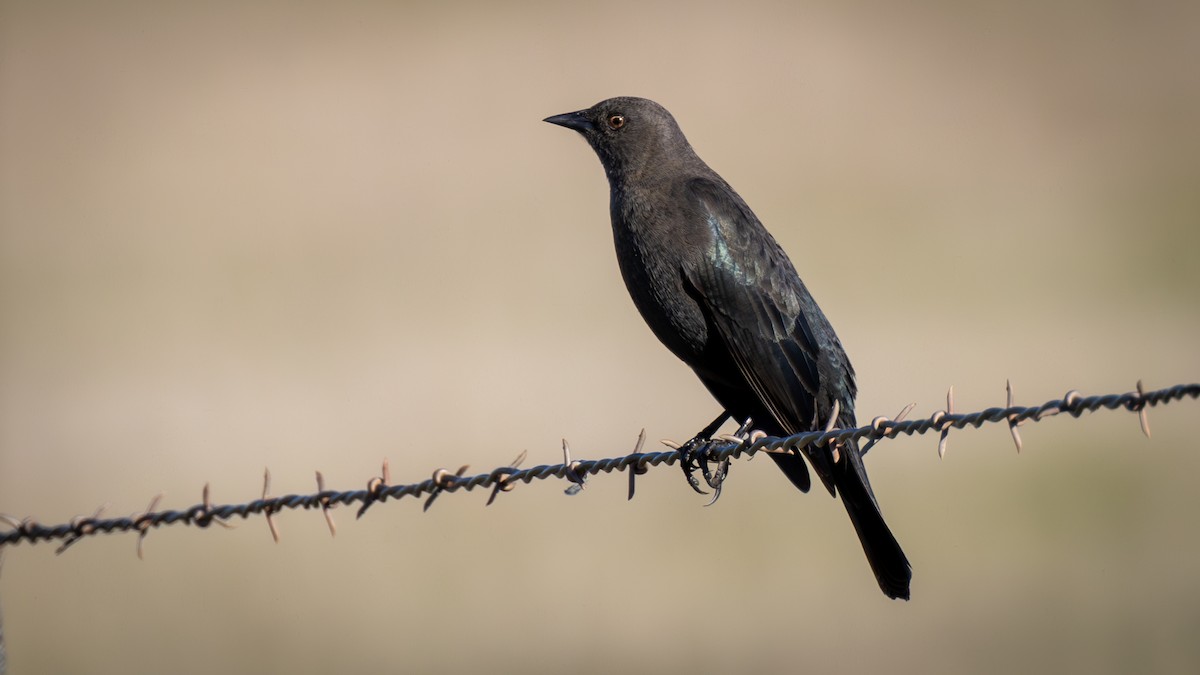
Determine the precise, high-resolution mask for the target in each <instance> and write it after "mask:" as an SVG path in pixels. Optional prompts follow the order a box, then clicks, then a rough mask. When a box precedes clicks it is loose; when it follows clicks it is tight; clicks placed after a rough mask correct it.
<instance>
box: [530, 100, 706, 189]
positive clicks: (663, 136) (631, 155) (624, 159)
mask: <svg viewBox="0 0 1200 675" xmlns="http://www.w3.org/2000/svg"><path fill="white" fill-rule="evenodd" d="M545 121H546V122H549V123H551V124H557V125H559V126H563V127H566V128H568V129H574V130H575V131H578V132H579V133H580V135H582V136H583V137H584V138H585V139H587V142H588V144H589V145H591V146H592V149H593V150H595V151H596V154H597V155H599V157H600V162H601V163H602V164H603V165H604V170H605V172H606V173H608V177H609V180H613V181H623V180H627V179H629V178H631V177H633V176H636V175H638V174H640V173H641V172H642V170H643V169H645V168H647V167H648V166H652V165H662V164H674V163H677V162H688V161H692V160H693V159H695V158H696V155H695V153H694V152H693V151H692V147H691V146H690V145H689V144H688V142H687V138H685V137H684V135H683V132H682V131H680V129H679V125H678V124H677V123H676V122H675V118H674V117H672V116H671V113H669V112H667V109H666V108H664V107H662V106H661V105H659V104H657V103H655V102H654V101H651V100H649V99H644V98H635V97H632V96H621V97H618V98H610V99H607V100H604V101H601V102H599V103H597V104H596V105H594V106H592V107H590V108H587V109H584V110H577V111H575V112H569V113H564V114H562V115H555V116H553V117H547V118H546V119H545Z"/></svg>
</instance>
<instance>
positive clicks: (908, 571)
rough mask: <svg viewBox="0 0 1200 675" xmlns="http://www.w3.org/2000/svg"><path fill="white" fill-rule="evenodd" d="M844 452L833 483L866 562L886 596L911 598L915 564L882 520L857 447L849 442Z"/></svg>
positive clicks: (834, 466) (836, 464) (843, 448)
mask: <svg viewBox="0 0 1200 675" xmlns="http://www.w3.org/2000/svg"><path fill="white" fill-rule="evenodd" d="M841 453H842V455H843V456H842V457H841V461H839V462H836V463H835V464H834V465H833V473H834V485H835V486H836V487H837V491H838V493H839V494H840V495H841V497H842V504H844V505H845V506H846V513H848V514H849V515H850V522H852V523H854V530H855V531H856V532H858V539H859V541H861V542H862V547H863V551H864V552H865V553H866V554H867V562H869V563H870V564H871V570H872V571H873V572H875V578H876V579H877V580H878V581H879V588H881V589H882V590H883V592H884V594H885V595H887V596H888V597H889V598H900V599H903V600H908V597H909V586H910V584H911V582H912V566H911V565H909V563H908V558H907V557H906V556H905V555H904V551H903V550H901V549H900V544H899V542H897V541H896V538H895V537H894V536H892V531H891V530H889V529H888V526H887V523H885V522H884V521H883V514H882V513H880V512H879V504H878V503H876V502H875V494H874V493H873V492H872V491H871V483H870V481H868V480H867V471H866V468H865V467H864V466H863V461H862V456H861V455H860V454H859V452H858V446H857V444H855V443H849V444H847V445H845V446H843V447H842V448H841Z"/></svg>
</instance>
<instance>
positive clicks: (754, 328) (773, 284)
mask: <svg viewBox="0 0 1200 675" xmlns="http://www.w3.org/2000/svg"><path fill="white" fill-rule="evenodd" d="M687 192H688V197H689V199H688V204H689V206H690V207H691V208H692V209H694V211H693V213H692V215H693V217H696V218H702V219H703V220H704V221H705V222H706V223H707V224H708V226H709V227H710V228H711V232H712V240H711V242H712V245H711V246H710V247H709V249H708V250H709V252H710V253H709V257H708V258H707V259H706V260H704V261H703V264H694V265H692V266H691V268H690V269H685V270H684V278H685V282H686V284H687V285H688V286H689V287H690V289H689V290H690V291H691V292H692V293H693V295H694V296H695V298H696V301H697V302H698V303H699V304H700V306H701V307H702V309H703V311H704V312H705V314H706V316H707V318H708V320H709V322H710V324H711V325H712V326H713V327H714V328H715V329H716V332H717V334H718V336H719V337H720V338H721V340H722V341H723V342H724V343H725V346H726V347H727V348H728V350H729V353H730V355H731V356H732V357H733V360H734V362H735V363H736V364H737V367H738V369H739V370H740V372H741V374H742V376H743V377H744V378H745V380H746V382H747V383H749V385H750V387H751V388H752V389H753V393H754V395H755V396H757V398H758V399H759V400H760V402H761V403H762V405H763V407H765V408H766V409H767V410H769V411H770V412H771V414H772V415H773V416H774V417H775V420H776V422H778V423H779V425H780V426H781V427H782V428H783V430H784V431H786V432H787V433H797V432H800V431H806V430H812V429H816V428H820V427H823V426H824V425H825V423H826V422H827V421H828V417H829V415H831V414H832V412H833V410H832V407H833V401H834V400H835V398H837V399H839V400H841V399H846V400H844V401H842V403H841V406H840V407H841V409H842V411H843V413H842V414H840V415H839V425H842V424H843V422H842V420H843V419H846V418H847V416H848V418H849V419H850V420H851V423H852V420H853V412H852V410H853V407H852V405H853V399H854V376H853V371H852V370H850V367H849V360H848V359H846V358H845V355H844V353H843V352H842V350H841V346H840V344H838V343H837V338H836V336H835V335H834V334H833V331H832V329H831V328H829V325H828V322H827V321H826V320H825V318H824V315H823V314H821V312H820V310H819V309H818V308H817V306H816V304H815V302H814V301H813V300H812V297H811V295H809V293H808V290H807V289H806V288H805V287H804V284H803V283H802V282H801V281H800V278H799V276H798V275H797V274H796V271H795V268H793V267H792V264H791V262H790V261H789V260H788V258H787V255H786V254H785V253H784V252H783V250H782V249H781V248H780V247H779V245H778V244H777V243H776V242H775V240H774V239H773V238H772V237H771V235H770V234H769V233H768V232H767V231H766V229H765V228H763V227H762V225H761V224H760V223H759V221H758V219H757V218H756V217H755V215H754V213H753V212H751V211H750V209H749V207H748V206H747V205H746V204H745V202H743V201H742V200H741V198H740V197H738V196H737V194H736V193H734V192H733V190H732V189H730V188H729V187H728V186H727V185H725V184H724V183H723V182H717V181H715V180H712V179H707V178H702V179H695V180H693V181H691V182H690V183H689V184H688V186H687ZM805 454H806V456H808V458H809V462H810V463H812V464H813V468H814V469H815V470H816V472H817V475H818V476H820V477H821V479H822V482H824V483H825V485H826V487H827V488H829V489H830V491H832V490H833V487H832V475H831V473H832V467H831V465H830V463H829V460H830V457H829V456H828V451H825V452H817V451H816V450H815V449H809V451H807V452H805Z"/></svg>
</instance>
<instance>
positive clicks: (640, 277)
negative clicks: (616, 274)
mask: <svg viewBox="0 0 1200 675" xmlns="http://www.w3.org/2000/svg"><path fill="white" fill-rule="evenodd" d="M631 216H632V217H631ZM653 216H654V214H653V213H646V212H642V213H633V214H628V213H622V212H620V211H618V210H617V209H614V211H613V238H614V244H615V245H616V252H617V261H618V264H619V265H620V268H621V276H622V277H623V278H624V280H625V287H626V289H627V290H628V291H629V295H630V297H631V298H632V299H633V304H634V305H635V306H636V307H637V309H638V312H639V313H640V314H641V315H642V318H643V319H644V320H645V321H646V324H647V325H649V326H650V330H651V331H652V332H653V333H654V335H655V337H657V338H658V339H659V341H660V342H662V343H663V345H664V346H666V347H667V348H668V349H670V350H671V351H672V352H673V353H674V354H675V355H676V356H678V357H679V358H680V359H682V360H683V361H684V362H686V363H689V364H692V363H695V361H696V360H697V359H698V358H699V357H700V354H701V353H703V351H704V348H705V344H706V343H707V340H708V330H707V326H706V323H705V318H704V314H703V313H702V312H701V310H700V307H699V305H698V304H697V303H696V300H695V299H694V298H693V297H692V296H691V294H689V293H688V291H687V289H686V288H685V287H684V282H683V274H682V270H683V268H684V256H685V255H686V254H687V251H688V250H689V246H688V245H687V242H685V241H680V240H679V237H680V234H679V233H678V232H671V231H670V228H665V227H661V225H662V223H656V222H654V221H650V220H648V217H650V218H652V217H653ZM656 226H657V227H656Z"/></svg>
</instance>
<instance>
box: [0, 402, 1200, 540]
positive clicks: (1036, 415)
mask: <svg viewBox="0 0 1200 675" xmlns="http://www.w3.org/2000/svg"><path fill="white" fill-rule="evenodd" d="M1189 397H1190V398H1193V399H1195V398H1200V383H1192V384H1178V385H1175V386H1173V387H1169V388H1166V389H1159V390H1157V391H1143V390H1142V385H1141V382H1139V383H1138V390H1137V391H1133V392H1128V393H1125V394H1105V395H1098V396H1083V395H1081V394H1080V393H1079V392H1077V391H1069V392H1067V393H1066V395H1064V396H1063V398H1061V399H1056V400H1051V401H1047V402H1045V403H1043V404H1041V405H1039V406H1032V407H1026V406H1016V405H1012V404H1011V402H1012V388H1011V386H1009V405H1008V406H1007V407H1003V408H987V409H986V410H981V411H978V412H972V413H964V414H959V413H955V412H954V409H953V408H954V405H953V388H951V390H950V392H949V393H948V394H947V406H946V409H945V410H939V411H937V412H935V413H934V414H932V415H930V416H929V417H928V418H925V419H919V420H907V421H905V420H903V419H902V417H903V416H904V413H905V412H907V410H908V409H906V410H905V411H904V412H902V413H901V415H899V416H897V417H898V418H897V419H895V420H891V419H888V418H886V417H876V418H875V419H874V420H872V421H871V423H870V424H867V425H864V426H861V427H856V428H850V429H833V428H831V429H827V430H821V431H808V432H803V433H798V434H793V435H791V436H784V437H772V436H765V437H761V436H760V437H758V438H755V439H754V440H753V441H751V440H749V439H748V438H746V437H741V438H737V437H733V436H724V437H721V439H718V442H715V443H714V444H712V445H710V446H708V448H707V450H706V454H707V459H708V460H709V461H723V460H727V459H737V458H740V457H743V456H753V455H754V454H756V453H758V452H798V451H799V448H802V447H804V446H807V445H810V444H815V445H817V446H826V445H829V444H833V446H834V448H837V447H838V446H839V445H841V444H844V443H846V442H847V441H850V440H859V441H861V440H866V441H868V442H869V443H870V444H873V443H875V442H877V441H880V440H884V439H890V438H895V437H896V436H898V435H900V434H905V435H909V436H911V435H920V434H925V433H929V432H931V431H937V432H939V433H940V434H941V438H940V440H939V444H938V452H939V454H944V452H945V449H946V440H947V438H946V436H947V434H948V433H949V431H950V429H964V428H966V427H967V426H972V427H975V428H978V427H980V426H982V425H984V424H986V423H999V422H1004V423H1006V424H1007V425H1008V426H1009V429H1010V430H1011V431H1012V434H1013V440H1014V442H1015V443H1016V445H1017V450H1018V451H1020V449H1021V441H1020V436H1019V435H1018V434H1017V431H1016V428H1017V426H1019V425H1020V424H1021V423H1023V422H1026V421H1032V422H1037V421H1040V420H1042V419H1044V418H1046V417H1050V416H1053V415H1058V414H1061V413H1067V414H1069V415H1071V416H1072V417H1076V418H1077V417H1079V416H1080V415H1082V414H1083V413H1085V412H1094V411H1097V410H1100V409H1102V408H1103V409H1108V410H1117V409H1119V408H1124V409H1126V410H1129V411H1132V412H1136V413H1138V416H1139V419H1140V422H1141V425H1142V430H1143V432H1145V433H1146V434H1147V435H1149V432H1150V428H1149V424H1148V421H1147V419H1146V410H1147V409H1148V408H1150V407H1154V406H1158V405H1165V404H1167V403H1171V402H1173V401H1179V400H1182V399H1184V398H1189ZM910 408H911V407H910ZM910 408H909V409H910ZM835 416H836V415H835ZM644 440H645V433H644V432H643V434H642V435H641V436H639V438H638V444H637V447H636V448H635V449H634V452H632V453H631V454H628V455H624V456H621V457H612V458H608V459H596V460H575V461H572V460H571V457H570V449H569V447H568V446H567V444H566V442H565V441H564V443H563V454H564V461H563V462H562V463H561V464H540V465H538V466H533V467H529V468H526V469H520V468H517V465H518V464H520V462H521V459H523V457H524V453H522V456H521V457H518V458H517V460H514V462H513V463H512V465H510V466H503V467H498V468H496V469H493V470H492V471H490V472H487V473H480V474H475V475H470V476H467V475H464V474H465V473H466V470H467V467H466V466H464V467H461V468H460V469H459V470H458V471H457V472H453V473H452V472H450V471H448V470H446V469H438V470H437V471H435V472H434V473H433V476H432V477H431V478H428V479H426V480H423V481H420V482H416V483H408V484H403V485H391V484H390V476H389V471H388V465H387V463H386V461H385V462H384V466H383V475H382V476H381V477H376V478H372V479H371V480H370V481H369V482H368V483H367V487H366V489H360V490H348V491H337V490H325V489H324V480H323V478H322V477H321V474H320V473H319V472H318V473H317V484H318V491H317V492H316V493H313V494H306V495H296V494H289V495H284V496H282V497H269V496H267V493H268V492H269V489H270V473H269V472H267V473H266V475H265V476H264V485H263V497H262V498H261V499H256V500H254V501H251V502H247V503H244V504H221V505H212V504H211V503H210V502H209V499H208V486H207V485H206V486H205V488H204V501H203V502H202V503H200V504H196V505H194V506H192V507H190V508H187V509H183V510H162V511H157V510H155V508H156V506H157V504H158V501H159V499H160V498H161V496H162V495H159V496H157V497H155V498H154V499H153V500H152V501H151V503H150V506H149V507H148V508H147V509H146V511H145V512H144V513H140V514H134V515H131V516H128V517H122V518H101V517H100V516H99V512H98V513H97V514H96V515H95V516H93V517H87V518H75V519H72V520H71V521H70V522H68V523H62V524H58V525H50V526H47V525H41V524H38V523H37V522H36V521H34V520H32V519H29V518H26V519H25V520H20V521H18V520H16V519H13V518H11V517H8V516H0V519H3V520H4V521H6V522H8V524H9V525H11V526H12V529H10V530H8V531H4V532H0V550H2V548H3V547H4V546H5V545H11V544H18V543H21V542H29V543H31V544H35V543H38V542H43V541H46V542H49V541H58V542H62V543H61V545H60V546H59V548H58V552H59V553H61V552H63V551H64V550H66V549H67V548H68V547H70V546H71V545H73V544H75V543H77V542H78V541H80V540H82V539H84V538H85V537H91V536H94V535H97V534H102V533H113V532H130V531H136V532H138V555H139V556H140V555H141V552H142V547H141V545H142V541H143V540H144V538H145V537H146V534H147V533H148V532H149V531H150V530H151V529H153V528H158V527H163V526H168V525H177V524H182V525H191V526H196V527H201V528H205V527H208V526H209V525H211V524H212V523H214V522H216V523H218V524H221V525H225V524H226V523H225V521H227V520H229V519H232V518H233V517H235V516H237V517H240V518H243V519H249V518H250V517H251V516H256V515H262V516H264V517H265V518H266V519H267V521H268V524H269V525H270V527H271V533H272V535H273V536H274V537H275V539H276V541H278V539H279V534H278V530H277V529H276V526H275V523H274V521H273V519H272V516H273V515H274V514H276V513H278V512H280V511H284V510H293V509H321V510H322V511H323V512H324V514H325V517H326V520H327V522H328V523H329V527H330V532H331V533H336V530H335V528H334V524H333V519H332V516H331V515H330V513H329V509H330V508H331V507H332V506H334V505H337V504H342V505H346V506H350V505H352V504H358V505H360V506H359V509H358V514H357V515H358V516H359V517H361V516H362V515H363V513H365V512H366V510H367V509H368V508H369V507H371V506H372V505H374V504H376V503H381V502H385V501H387V500H389V499H399V498H401V497H406V496H411V497H420V496H422V495H427V496H426V499H425V508H426V509H428V508H429V506H430V505H431V504H432V503H433V501H434V500H435V499H436V498H437V497H438V496H439V495H441V494H442V493H446V492H457V491H459V490H466V491H470V490H474V489H475V488H491V489H492V493H491V496H490V498H489V499H488V502H487V503H488V504H491V503H492V501H493V500H494V499H495V498H496V495H497V494H498V493H500V492H507V491H509V490H511V489H512V488H513V487H514V486H515V485H516V484H517V483H518V482H523V483H531V482H533V481H535V480H545V479H548V478H565V479H567V480H568V481H570V482H571V483H572V485H571V486H569V487H568V488H567V493H568V494H574V493H576V492H578V491H579V489H581V488H582V487H583V485H584V483H585V481H586V479H587V476H589V475H596V474H599V473H601V472H603V473H611V472H614V471H626V470H629V472H630V476H629V481H630V483H629V488H630V489H629V496H630V498H632V497H633V487H634V477H635V476H637V475H641V474H644V473H645V472H646V471H647V470H648V469H649V467H652V466H659V465H660V464H674V463H676V462H678V461H679V460H680V457H681V451H680V450H678V449H672V450H669V451H666V452H641V447H642V444H643V442H644ZM867 447H869V445H868V446H867Z"/></svg>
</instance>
